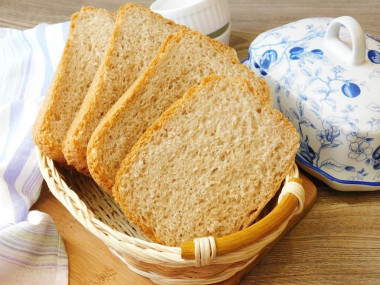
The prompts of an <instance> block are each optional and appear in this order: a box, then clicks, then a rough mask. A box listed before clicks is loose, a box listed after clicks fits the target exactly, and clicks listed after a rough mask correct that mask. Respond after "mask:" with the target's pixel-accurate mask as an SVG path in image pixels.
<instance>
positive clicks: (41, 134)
mask: <svg viewBox="0 0 380 285" xmlns="http://www.w3.org/2000/svg"><path fill="white" fill-rule="evenodd" d="M114 21H115V15H114V14H112V13H110V12H108V11H106V10H104V9H95V8H92V7H83V8H82V9H81V11H80V12H78V13H75V14H73V16H72V17H71V25H70V30H69V36H68V39H67V42H66V45H65V48H64V51H63V55H62V58H61V61H60V63H59V65H58V67H57V69H56V72H55V75H54V77H53V80H52V82H51V84H50V87H49V90H48V93H47V94H46V98H45V101H44V102H43V104H42V107H41V110H40V112H39V114H38V116H37V119H36V122H35V124H34V129H33V138H34V142H35V143H36V145H37V146H38V148H39V149H40V150H41V152H42V153H44V154H45V155H47V156H49V157H50V158H52V159H53V160H55V161H57V162H60V163H62V164H66V161H65V158H64V156H63V153H62V141H63V139H64V137H65V135H66V132H67V130H68V128H69V126H70V124H71V122H72V121H73V118H74V116H75V114H76V112H77V111H78V109H79V107H80V105H81V104H82V101H83V98H84V96H85V95H86V93H87V90H88V88H89V86H90V84H91V82H92V79H93V78H94V75H95V72H96V70H97V69H98V67H99V65H100V62H101V60H102V58H103V57H104V55H105V52H106V50H107V44H108V41H109V38H110V36H111V33H112V29H113V25H114Z"/></svg>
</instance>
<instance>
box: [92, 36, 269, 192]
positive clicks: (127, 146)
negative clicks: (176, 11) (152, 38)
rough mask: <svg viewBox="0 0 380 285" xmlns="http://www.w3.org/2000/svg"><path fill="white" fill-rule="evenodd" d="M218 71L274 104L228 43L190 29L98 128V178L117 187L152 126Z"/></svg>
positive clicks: (173, 39)
mask: <svg viewBox="0 0 380 285" xmlns="http://www.w3.org/2000/svg"><path fill="white" fill-rule="evenodd" d="M212 74H221V75H228V76H242V77H244V78H246V79H247V80H249V81H250V82H251V83H252V88H254V89H257V90H258V91H259V92H257V93H256V96H257V97H258V99H257V100H262V101H263V102H265V103H268V104H270V103H271V99H270V94H269V89H268V87H267V85H266V84H265V83H264V82H262V81H259V80H257V78H256V77H255V75H254V73H253V72H252V71H251V70H250V69H249V68H248V67H246V66H244V65H242V64H240V62H239V60H238V59H237V57H236V53H235V52H234V51H233V50H232V49H231V48H230V47H228V46H226V45H224V44H222V43H220V42H218V41H215V40H211V39H210V38H208V37H206V36H204V35H202V34H200V33H198V32H195V31H189V30H181V31H179V32H177V33H176V34H174V35H171V36H169V37H168V38H167V40H166V41H165V43H164V44H163V46H162V48H161V50H160V52H159V53H158V54H157V56H156V57H155V58H154V59H153V61H152V62H151V64H150V65H149V66H148V68H147V70H145V72H144V73H143V74H142V75H141V76H140V77H139V78H138V79H137V80H136V82H135V83H134V85H133V86H132V87H131V88H129V89H128V91H127V92H126V93H125V94H124V95H123V96H122V97H121V98H120V99H119V100H118V101H117V102H116V104H115V105H114V106H113V108H112V109H111V110H110V111H109V112H108V113H107V115H106V116H104V118H103V120H102V122H101V123H100V124H99V125H98V127H97V128H96V129H95V131H94V133H93V134H92V137H91V139H90V142H89V144H88V149H87V163H88V167H89V170H90V173H91V175H92V177H93V178H94V179H95V181H96V182H97V183H98V184H99V185H100V186H101V187H102V188H103V189H105V190H107V191H111V189H112V186H113V184H114V178H115V175H116V172H117V170H118V169H119V167H120V163H121V162H122V160H123V159H124V158H125V157H126V155H127V154H128V153H129V151H130V150H131V148H132V146H133V145H134V144H135V143H136V142H137V140H138V139H139V138H140V136H141V135H142V134H143V133H144V132H145V131H146V130H147V128H148V127H149V126H150V125H151V124H152V123H153V122H154V121H155V120H157V119H158V118H159V117H160V115H161V114H162V113H163V112H164V111H165V110H166V109H167V108H169V107H170V105H171V104H173V103H174V102H175V101H177V100H178V99H180V98H181V97H182V96H183V95H184V94H185V92H186V91H187V90H188V89H189V88H191V87H192V86H194V85H197V84H199V83H200V82H201V80H202V78H204V77H205V76H209V75H212Z"/></svg>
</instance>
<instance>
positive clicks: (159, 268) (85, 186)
mask: <svg viewBox="0 0 380 285" xmlns="http://www.w3.org/2000/svg"><path fill="white" fill-rule="evenodd" d="M37 153H38V160H39V166H40V169H41V172H42V175H43V177H44V179H45V181H46V183H47V185H48V187H49V189H50V191H51V192H52V193H53V195H54V196H55V197H56V198H57V199H58V200H59V201H60V202H61V203H62V204H63V205H64V206H65V207H66V208H67V210H68V211H69V212H70V213H71V214H72V215H73V216H74V217H75V218H76V219H77V220H78V221H79V222H80V223H81V224H82V225H83V226H84V227H85V228H86V229H88V230H89V231H90V232H91V233H92V234H94V235H95V236H96V237H98V238H99V239H100V240H102V241H103V242H104V243H105V244H106V245H107V246H108V248H109V249H110V250H111V251H112V252H113V253H114V254H115V255H116V256H118V257H119V258H120V259H121V260H122V261H123V262H124V263H125V264H126V265H127V266H128V267H129V268H130V269H131V270H133V271H134V272H136V273H138V274H140V275H143V276H145V277H147V278H149V279H151V280H152V281H153V282H155V283H158V284H212V283H217V282H221V281H223V280H227V279H229V278H230V277H231V276H233V275H235V274H236V273H238V272H240V271H241V270H243V269H244V268H246V267H247V266H248V265H249V264H251V263H252V262H254V261H255V259H256V258H257V256H258V255H259V253H260V251H262V250H263V249H264V248H266V247H268V245H269V244H271V243H272V242H273V241H274V240H276V239H278V238H279V237H280V235H281V234H283V232H284V230H285V228H286V227H287V224H288V222H289V220H290V219H291V218H292V217H293V216H294V215H296V214H297V213H299V212H301V211H302V208H303V204H304V201H305V192H304V189H303V187H302V186H301V182H300V179H299V178H298V169H297V166H296V165H295V164H294V167H293V169H292V171H291V173H290V174H289V175H288V177H287V179H286V181H285V183H284V186H283V188H282V190H281V193H280V194H279V198H278V201H279V203H278V205H276V206H275V207H272V208H273V209H270V211H269V214H268V215H266V216H265V217H264V218H262V219H261V220H259V221H258V222H256V223H255V224H253V225H251V226H250V227H248V228H246V229H244V230H242V231H239V232H237V233H234V234H231V235H228V236H224V237H221V238H215V239H214V238H213V237H205V238H199V239H195V240H194V241H188V242H183V243H182V245H181V247H168V246H163V245H160V244H157V243H153V242H151V241H149V240H148V239H147V238H146V237H145V236H144V235H143V234H142V233H141V232H140V231H139V230H138V229H137V228H136V227H135V226H134V225H133V224H131V223H129V222H128V220H127V219H126V217H125V215H124V214H123V213H122V211H121V210H120V209H119V207H118V205H117V204H116V203H115V202H114V200H113V198H112V197H111V196H110V195H108V194H107V193H105V192H104V191H102V190H101V189H100V188H99V187H98V186H97V185H96V183H95V182H94V181H93V180H92V179H90V178H88V177H85V176H83V175H80V174H78V173H76V172H74V171H67V170H64V169H59V168H56V166H55V165H54V163H53V161H52V160H51V159H49V158H48V157H46V156H44V155H42V154H41V153H40V152H39V151H38V150H37ZM73 189H74V190H73ZM289 192H290V193H289Z"/></svg>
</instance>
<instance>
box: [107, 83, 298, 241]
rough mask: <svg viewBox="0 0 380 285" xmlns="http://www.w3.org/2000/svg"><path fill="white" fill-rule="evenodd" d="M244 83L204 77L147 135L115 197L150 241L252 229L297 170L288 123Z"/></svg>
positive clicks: (123, 170)
mask: <svg viewBox="0 0 380 285" xmlns="http://www.w3.org/2000/svg"><path fill="white" fill-rule="evenodd" d="M262 97H263V96H260V94H258V91H257V88H254V87H253V86H252V85H251V83H250V82H249V81H248V80H246V79H244V78H241V77H229V78H227V77H223V76H210V77H206V78H205V79H204V80H203V81H202V83H201V85H200V86H197V87H194V88H192V89H190V90H189V91H188V92H187V93H186V94H185V96H184V97H183V98H182V99H180V100H179V101H177V102H176V103H174V104H173V105H172V106H171V107H170V108H169V109H168V110H167V111H165V112H164V113H163V114H162V116H161V117H160V118H159V119H158V120H157V121H155V122H154V124H153V125H152V126H151V127H149V128H148V130H147V131H146V132H145V133H144V134H143V136H142V137H141V138H140V139H139V141H138V142H137V143H136V145H135V146H134V147H133V148H132V150H131V152H130V153H129V154H128V156H127V157H126V159H125V160H124V161H123V162H122V164H121V167H120V169H119V171H118V173H117V176H116V183H115V186H114V189H113V195H114V197H115V199H116V201H117V202H118V203H119V204H120V206H121V209H122V210H123V212H124V213H125V214H126V216H127V217H128V219H129V220H130V221H132V222H133V223H135V224H136V225H137V226H138V227H139V228H140V229H141V230H142V231H143V232H144V233H145V234H146V235H147V236H148V237H149V238H151V239H152V240H153V241H155V242H158V243H161V244H165V245H169V246H179V245H180V242H181V241H183V240H192V239H193V238H196V237H204V236H210V235H211V236H214V237H220V236H224V235H227V234H229V233H232V232H236V231H239V230H241V229H243V228H245V227H247V226H249V225H250V224H251V223H252V222H253V221H254V219H255V218H256V217H257V216H258V214H259V213H260V211H261V210H262V209H263V208H264V206H265V205H266V203H267V202H268V201H269V200H270V199H271V198H272V197H273V196H274V194H275V193H276V191H277V190H278V188H279V186H280V184H281V182H282V181H283V179H284V178H285V176H286V175H287V173H288V172H289V170H290V168H291V167H292V164H293V162H294V158H295V154H296V151H297V148H298V140H299V136H298V134H297V132H296V130H295V129H294V128H293V127H292V125H291V123H290V122H289V121H287V120H286V119H285V117H284V116H283V115H282V114H281V113H280V112H279V111H277V110H273V109H272V108H271V106H270V105H268V104H266V102H265V100H263V98H262Z"/></svg>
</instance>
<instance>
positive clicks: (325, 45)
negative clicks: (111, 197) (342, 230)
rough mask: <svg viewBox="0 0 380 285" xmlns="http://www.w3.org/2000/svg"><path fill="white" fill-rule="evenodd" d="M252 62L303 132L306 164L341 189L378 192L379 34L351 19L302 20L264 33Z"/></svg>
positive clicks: (279, 104)
mask: <svg viewBox="0 0 380 285" xmlns="http://www.w3.org/2000/svg"><path fill="white" fill-rule="evenodd" d="M246 63H247V64H248V66H249V67H250V68H251V69H253V70H255V72H256V73H257V74H258V75H261V76H262V77H263V78H265V80H266V81H267V83H268V85H269V86H270V88H271V91H272V97H273V101H274V105H275V107H277V108H278V109H279V110H280V111H281V112H282V113H283V114H284V115H285V116H286V117H287V118H288V119H289V121H291V122H292V123H293V125H294V127H295V128H296V129H297V130H298V132H299V134H300V137H301V140H300V149H299V151H298V154H297V159H298V161H299V162H300V165H301V167H303V168H304V169H305V170H306V171H308V172H309V173H311V174H312V175H314V176H316V177H317V178H319V179H321V180H322V181H324V182H326V183H327V184H328V185H329V186H330V187H332V188H334V189H337V190H342V191H368V190H380V93H379V88H380V41H379V40H377V39H375V38H373V37H371V36H369V35H365V34H364V33H363V31H362V29H361V28H360V25H359V24H358V23H357V22H356V21H355V20H354V19H353V18H351V17H347V16H345V17H340V18H337V19H331V18H309V19H303V20H300V21H297V22H294V23H290V24H287V25H284V26H281V27H278V28H275V29H273V30H270V31H267V32H265V33H263V34H261V35H259V36H258V37H257V38H256V39H255V40H254V41H253V42H252V44H251V45H250V48H249V58H248V60H247V61H246Z"/></svg>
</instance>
